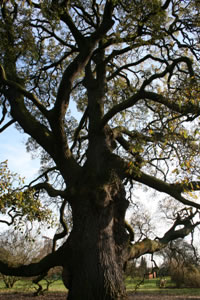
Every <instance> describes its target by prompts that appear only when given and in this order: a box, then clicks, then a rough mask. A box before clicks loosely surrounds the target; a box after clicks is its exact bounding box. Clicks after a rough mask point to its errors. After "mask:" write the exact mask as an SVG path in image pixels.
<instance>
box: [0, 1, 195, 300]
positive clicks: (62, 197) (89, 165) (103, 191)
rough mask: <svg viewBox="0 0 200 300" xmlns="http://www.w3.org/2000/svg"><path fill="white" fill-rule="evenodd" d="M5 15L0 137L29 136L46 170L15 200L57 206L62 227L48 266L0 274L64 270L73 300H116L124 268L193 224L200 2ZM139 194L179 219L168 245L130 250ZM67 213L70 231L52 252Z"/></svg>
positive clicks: (42, 6)
mask: <svg viewBox="0 0 200 300" xmlns="http://www.w3.org/2000/svg"><path fill="white" fill-rule="evenodd" d="M0 4H1V12H0V17H1V18H0V34H1V44H0V53H1V56H0V105H1V107H2V117H1V120H0V124H1V127H0V132H1V131H3V130H6V129H7V127H9V126H11V125H12V124H15V125H16V127H17V128H18V129H19V130H21V131H22V132H25V133H27V134H28V135H29V136H30V138H29V139H28V140H27V144H26V145H27V149H28V150H29V151H31V152H33V153H37V154H38V155H39V156H40V158H41V170H40V175H39V176H38V178H36V180H34V181H33V182H32V183H30V185H29V186H26V187H24V189H22V191H24V193H28V194H29V193H30V191H31V193H32V195H33V197H32V198H31V199H32V200H31V201H33V202H34V199H39V198H38V197H40V198H41V197H43V196H44V193H46V194H47V195H48V196H49V197H50V198H51V200H52V198H55V200H54V202H56V203H57V204H58V205H59V206H60V222H61V224H62V227H63V230H62V232H61V233H60V234H57V235H56V237H55V239H54V249H53V252H52V254H49V255H48V256H46V257H45V258H44V259H43V260H41V261H40V262H39V263H36V264H31V265H28V266H21V267H19V268H10V267H9V266H8V265H6V264H5V263H4V262H1V263H0V271H1V272H4V273H5V274H13V275H20V276H21V275H22V276H33V275H39V274H41V273H43V272H46V271H47V270H48V269H49V268H51V267H54V266H56V265H61V266H63V270H64V271H63V278H64V279H63V280H64V282H65V284H66V286H67V287H68V289H69V295H68V299H69V300H71V299H72V300H73V299H76V300H79V299H83V298H84V297H85V298H84V299H88V300H90V299H94V298H95V299H108V300H111V299H123V298H125V289H124V286H123V284H122V281H123V274H122V273H123V266H124V264H125V262H126V261H127V260H128V259H130V258H136V257H139V256H141V255H143V254H145V253H153V252H155V251H159V250H161V249H162V248H164V247H165V246H166V245H167V243H168V242H170V241H172V240H175V239H177V238H180V237H181V238H183V237H185V236H186V235H188V234H190V233H192V232H193V230H194V228H195V227H196V226H197V225H198V224H199V219H198V218H197V216H198V213H199V209H200V203H199V201H198V197H197V195H198V193H197V192H198V191H199V189H200V180H199V178H200V169H199V136H200V131H199V116H200V107H199V101H200V87H199V83H200V72H199V70H200V69H199V60H200V18H199V15H200V2H199V1H198V0H183V1H178V0H165V1H164V0H163V1H162V0H153V1H148V0H144V1H141V0H132V1H129V0H101V1H100V0H86V1H82V0H63V1H61V0H60V1H59V0H56V1H50V0H43V1H36V0H35V1H29V0H27V1H14V0H10V1H3V0H1V1H0ZM0 176H1V174H0ZM137 183H139V184H142V185H144V186H146V187H148V188H153V189H154V190H156V191H158V192H162V193H165V194H166V195H168V196H169V197H171V198H173V199H174V201H178V202H180V203H181V204H183V207H182V208H181V211H179V212H178V211H176V212H174V219H173V224H172V226H171V228H170V229H168V231H167V232H166V233H165V234H164V235H163V237H156V238H155V239H152V238H151V237H148V236H145V238H143V239H141V240H139V241H137V242H135V243H134V241H133V230H132V228H131V226H130V225H129V224H127V223H126V222H125V221H124V217H125V213H126V210H127V208H128V205H129V203H130V202H133V203H134V201H135V200H134V199H133V198H131V197H129V196H128V190H130V191H131V190H134V187H136V186H137ZM1 189H2V185H0V192H1ZM1 197H2V196H1ZM13 197H15V195H14V196H13ZM24 197H25V198H27V196H26V195H25V194H24ZM34 197H35V198H34ZM2 199H3V200H2V201H3V202H4V201H5V203H7V198H6V194H5V193H4V194H3V198H2ZM8 199H9V198H8ZM8 201H9V200H8ZM12 201H13V200H12ZM35 201H36V200H35ZM151 201H153V200H151ZM3 202H1V203H3ZM31 203H32V202H31ZM67 204H68V205H69V206H70V207H71V210H72V220H73V227H72V231H71V233H70V235H69V238H68V239H67V241H66V242H65V243H64V244H63V246H62V247H60V248H59V249H57V250H56V251H55V249H56V247H55V243H56V240H57V239H58V238H60V237H61V236H64V235H65V234H67V227H66V224H65V221H64V217H63V215H64V210H65V208H66V205H67ZM161 204H162V203H161ZM9 205H10V204H9ZM13 205H14V207H15V201H14V204H13ZM151 205H152V203H151V202H150V200H149V199H148V196H147V206H149V207H151ZM163 205H164V203H163ZM1 209H3V205H2V204H1ZM36 218H37V216H36ZM158 225H159V224H158ZM88 283H90V284H88ZM75 286H76V287H77V288H76V289H75ZM80 291H81V292H80ZM80 293H81V294H80Z"/></svg>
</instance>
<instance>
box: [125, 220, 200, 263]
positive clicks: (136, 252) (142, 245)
mask: <svg viewBox="0 0 200 300" xmlns="http://www.w3.org/2000/svg"><path fill="white" fill-rule="evenodd" d="M192 217H193V215H189V216H188V217H186V218H183V219H181V218H179V217H178V218H177V219H176V220H175V222H174V224H173V225H172V227H171V228H170V229H169V230H168V231H167V232H166V233H165V234H164V236H163V237H162V238H156V239H154V240H151V239H148V238H145V239H144V240H143V241H141V242H137V243H135V244H133V245H131V246H130V252H129V259H133V258H138V257H140V256H142V255H144V254H147V253H149V254H153V253H154V252H158V251H160V250H162V249H163V248H165V247H166V246H167V244H168V243H169V242H170V241H173V240H176V239H178V238H184V237H186V236H187V235H189V234H190V233H192V232H193V230H194V228H195V227H196V226H197V225H199V224H200V222H197V223H195V224H192ZM180 225H182V226H183V228H181V229H176V228H177V226H180Z"/></svg>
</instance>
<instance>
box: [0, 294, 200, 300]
mask: <svg viewBox="0 0 200 300" xmlns="http://www.w3.org/2000/svg"><path fill="white" fill-rule="evenodd" d="M16 298H17V299H18V300H54V299H55V300H66V293H61V292H59V293H55V292H52V293H48V294H45V295H44V296H38V297H35V296H33V293H0V300H16ZM160 298H161V295H159V294H158V295H146V294H145V295H144V294H142V293H140V294H134V293H129V298H128V300H150V299H151V300H153V299H157V300H158V299H160ZM185 299H187V300H188V299H191V300H200V296H188V295H187V296H184V295H183V296H180V295H179V296H174V295H173V296H172V295H163V294H162V300H185Z"/></svg>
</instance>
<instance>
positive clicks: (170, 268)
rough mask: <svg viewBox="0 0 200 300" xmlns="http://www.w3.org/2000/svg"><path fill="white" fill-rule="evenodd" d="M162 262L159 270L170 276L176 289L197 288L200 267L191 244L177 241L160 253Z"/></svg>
mask: <svg viewBox="0 0 200 300" xmlns="http://www.w3.org/2000/svg"><path fill="white" fill-rule="evenodd" d="M160 255H161V256H162V257H163V259H164V262H163V264H162V266H161V270H162V269H165V272H166V273H165V274H164V275H165V276H166V275H170V276H171V278H172V281H173V282H174V283H175V284H176V287H177V288H180V287H183V286H184V287H196V288H197V287H199V278H200V267H199V258H198V256H197V251H196V249H195V248H194V246H193V245H192V244H189V243H187V242H185V241H182V240H178V241H177V242H176V243H170V244H169V245H168V247H166V248H165V249H163V250H162V251H161V252H160Z"/></svg>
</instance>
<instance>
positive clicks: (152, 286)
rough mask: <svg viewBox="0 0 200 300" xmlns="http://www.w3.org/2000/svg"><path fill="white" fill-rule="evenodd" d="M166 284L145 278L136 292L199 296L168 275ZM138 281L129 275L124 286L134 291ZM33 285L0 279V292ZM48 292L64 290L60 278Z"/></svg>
mask: <svg viewBox="0 0 200 300" xmlns="http://www.w3.org/2000/svg"><path fill="white" fill-rule="evenodd" d="M166 279H167V284H166V288H162V289H161V288H159V278H158V279H145V280H144V283H143V284H141V285H140V286H139V288H138V289H137V290H136V293H143V294H160V295H162V294H165V295H166V294H167V295H190V296H200V289H199V288H181V289H177V288H175V286H174V283H173V282H172V281H171V279H170V277H168V278H166ZM139 282H140V279H137V278H136V279H133V278H131V277H128V278H126V287H127V291H128V292H134V291H135V287H136V285H137V284H138V283H139ZM41 284H42V286H43V287H45V281H41ZM34 291H35V289H34V285H33V284H32V282H31V280H19V281H17V282H16V283H15V285H14V287H13V288H12V289H7V288H5V285H4V283H3V281H2V280H0V292H1V293H15V292H34ZM49 291H50V292H66V288H65V287H64V285H63V283H62V280H57V281H55V282H54V283H53V284H51V285H50V286H49Z"/></svg>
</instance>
